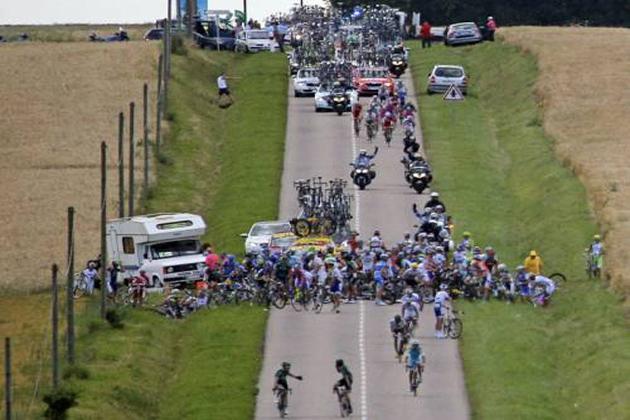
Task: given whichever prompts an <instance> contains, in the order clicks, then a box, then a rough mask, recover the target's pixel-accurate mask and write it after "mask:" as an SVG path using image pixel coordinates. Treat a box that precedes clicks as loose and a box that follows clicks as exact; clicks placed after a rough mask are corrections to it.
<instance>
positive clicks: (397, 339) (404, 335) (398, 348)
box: [394, 327, 411, 363]
mask: <svg viewBox="0 0 630 420" xmlns="http://www.w3.org/2000/svg"><path fill="white" fill-rule="evenodd" d="M410 338H411V333H410V332H409V330H408V329H407V327H405V328H404V329H403V330H402V331H397V332H396V333H395V334H394V351H395V352H396V358H397V359H398V363H401V362H402V357H403V355H404V354H405V349H406V348H407V343H409V339H410Z"/></svg>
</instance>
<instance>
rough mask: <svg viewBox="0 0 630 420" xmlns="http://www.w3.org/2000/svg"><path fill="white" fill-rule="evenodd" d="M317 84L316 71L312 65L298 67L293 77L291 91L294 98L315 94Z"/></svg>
mask: <svg viewBox="0 0 630 420" xmlns="http://www.w3.org/2000/svg"><path fill="white" fill-rule="evenodd" d="M318 86H319V77H318V71H317V69H316V68H313V67H305V68H303V69H300V70H299V71H298V72H297V74H296V75H295V77H294V78H293V93H294V94H295V97H296V98H297V97H300V96H312V95H315V92H316V91H317V87H318Z"/></svg>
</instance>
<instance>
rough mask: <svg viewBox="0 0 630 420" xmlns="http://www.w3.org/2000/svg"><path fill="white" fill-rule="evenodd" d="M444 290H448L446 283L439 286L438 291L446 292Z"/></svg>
mask: <svg viewBox="0 0 630 420" xmlns="http://www.w3.org/2000/svg"><path fill="white" fill-rule="evenodd" d="M446 289H448V285H447V284H446V283H442V284H440V290H446Z"/></svg>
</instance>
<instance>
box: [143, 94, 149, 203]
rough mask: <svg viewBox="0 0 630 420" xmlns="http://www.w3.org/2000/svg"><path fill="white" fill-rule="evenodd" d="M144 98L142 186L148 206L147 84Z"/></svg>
mask: <svg viewBox="0 0 630 420" xmlns="http://www.w3.org/2000/svg"><path fill="white" fill-rule="evenodd" d="M142 98H143V104H142V108H143V116H142V124H143V129H144V130H143V131H144V133H143V134H144V140H143V146H144V177H143V178H144V179H143V185H142V195H143V197H144V200H143V202H145V205H146V199H147V197H148V196H149V85H148V84H147V83H145V84H144V87H143V89H142Z"/></svg>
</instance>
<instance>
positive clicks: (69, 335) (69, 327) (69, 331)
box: [66, 207, 74, 365]
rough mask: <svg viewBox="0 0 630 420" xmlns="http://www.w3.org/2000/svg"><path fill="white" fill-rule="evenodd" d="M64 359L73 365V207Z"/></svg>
mask: <svg viewBox="0 0 630 420" xmlns="http://www.w3.org/2000/svg"><path fill="white" fill-rule="evenodd" d="M66 340H68V341H67V345H68V348H67V351H66V359H67V360H68V363H69V364H71V365H73V364H74V207H68V278H67V279H66Z"/></svg>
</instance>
